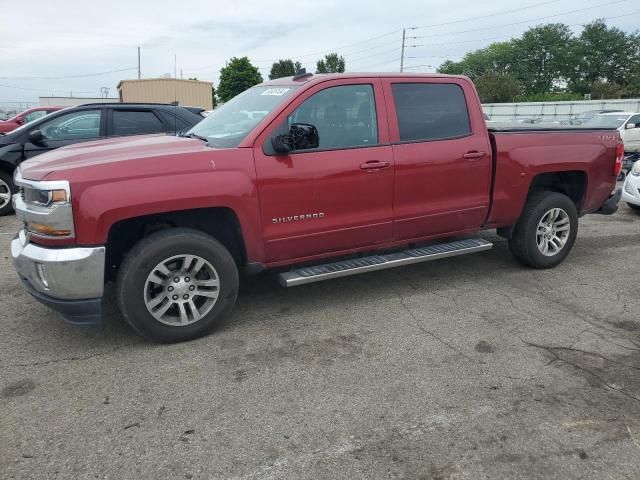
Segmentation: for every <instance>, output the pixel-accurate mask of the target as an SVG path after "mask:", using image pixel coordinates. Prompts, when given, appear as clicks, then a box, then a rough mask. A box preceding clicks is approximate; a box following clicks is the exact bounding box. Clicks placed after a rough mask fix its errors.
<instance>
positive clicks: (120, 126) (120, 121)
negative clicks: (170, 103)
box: [111, 110, 164, 136]
mask: <svg viewBox="0 0 640 480" xmlns="http://www.w3.org/2000/svg"><path fill="white" fill-rule="evenodd" d="M111 118H112V127H111V135H113V136H122V135H144V134H150V133H161V132H164V125H163V124H162V122H161V121H160V119H159V118H158V117H156V115H155V114H154V113H153V112H152V111H150V110H114V111H113V115H112V117H111Z"/></svg>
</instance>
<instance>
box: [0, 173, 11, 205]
mask: <svg viewBox="0 0 640 480" xmlns="http://www.w3.org/2000/svg"><path fill="white" fill-rule="evenodd" d="M10 201H11V188H10V187H9V185H7V182H5V181H4V180H2V179H1V178H0V208H4V207H6V206H7V205H8V204H9V202H10Z"/></svg>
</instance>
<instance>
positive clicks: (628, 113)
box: [598, 112, 638, 117]
mask: <svg viewBox="0 0 640 480" xmlns="http://www.w3.org/2000/svg"><path fill="white" fill-rule="evenodd" d="M598 115H608V116H612V115H613V116H618V117H619V116H620V115H628V116H631V115H638V114H637V113H634V112H607V113H599V114H598Z"/></svg>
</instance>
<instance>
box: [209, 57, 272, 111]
mask: <svg viewBox="0 0 640 480" xmlns="http://www.w3.org/2000/svg"><path fill="white" fill-rule="evenodd" d="M261 82H262V75H260V72H259V71H258V69H257V68H256V67H255V66H253V65H252V64H251V62H250V61H249V59H248V58H247V57H241V58H237V57H233V58H232V59H231V60H229V63H228V64H227V66H226V67H223V68H222V69H220V83H219V84H218V98H219V99H220V100H221V101H222V102H228V101H229V100H231V99H232V98H233V97H235V96H236V95H238V94H239V93H242V92H244V91H245V90H246V89H247V88H251V87H253V86H254V85H257V84H258V83H261Z"/></svg>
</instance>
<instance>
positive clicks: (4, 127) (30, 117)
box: [0, 107, 62, 133]
mask: <svg viewBox="0 0 640 480" xmlns="http://www.w3.org/2000/svg"><path fill="white" fill-rule="evenodd" d="M61 109H62V107H34V108H30V109H28V110H25V111H24V112H20V113H19V114H17V115H14V116H13V117H11V118H8V119H7V120H4V121H0V133H9V132H12V131H14V130H15V129H16V128H18V127H21V126H22V125H24V124H26V123H29V122H33V121H34V120H37V119H38V118H42V117H44V116H45V115H49V114H50V113H52V112H57V111H58V110H61Z"/></svg>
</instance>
